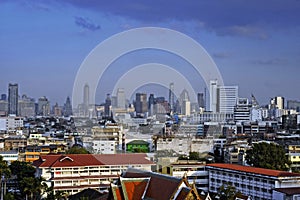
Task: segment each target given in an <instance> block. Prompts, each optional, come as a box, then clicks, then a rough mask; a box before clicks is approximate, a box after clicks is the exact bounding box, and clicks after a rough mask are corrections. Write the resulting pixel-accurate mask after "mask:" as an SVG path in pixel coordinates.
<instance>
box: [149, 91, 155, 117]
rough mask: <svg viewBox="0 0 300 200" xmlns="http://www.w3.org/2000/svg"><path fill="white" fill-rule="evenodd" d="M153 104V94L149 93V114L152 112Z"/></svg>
mask: <svg viewBox="0 0 300 200" xmlns="http://www.w3.org/2000/svg"><path fill="white" fill-rule="evenodd" d="M154 104H155V98H154V94H150V96H149V99H148V111H149V115H150V116H151V115H153V114H154Z"/></svg>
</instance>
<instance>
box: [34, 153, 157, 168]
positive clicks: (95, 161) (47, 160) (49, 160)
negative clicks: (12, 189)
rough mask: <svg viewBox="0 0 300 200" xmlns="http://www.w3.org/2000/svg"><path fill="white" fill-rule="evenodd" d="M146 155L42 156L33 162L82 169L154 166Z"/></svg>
mask: <svg viewBox="0 0 300 200" xmlns="http://www.w3.org/2000/svg"><path fill="white" fill-rule="evenodd" d="M146 157H147V155H146V154H68V155H41V156H40V158H39V159H38V160H36V161H34V162H33V165H34V166H36V167H47V168H48V167H76V166H78V167H80V166H97V165H135V164H140V165H144V164H146V165H154V163H153V162H151V161H150V160H148V159H147V158H146Z"/></svg>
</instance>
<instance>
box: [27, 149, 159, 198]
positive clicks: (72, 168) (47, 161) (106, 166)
mask: <svg viewBox="0 0 300 200" xmlns="http://www.w3.org/2000/svg"><path fill="white" fill-rule="evenodd" d="M33 165H34V166H35V167H36V176H37V177H43V178H44V179H45V183H46V184H47V185H48V186H51V185H52V186H53V189H54V192H57V191H63V192H66V193H67V194H69V195H72V194H75V193H77V192H80V191H82V190H84V189H87V188H91V189H96V190H102V191H103V190H107V189H108V188H109V187H110V184H111V182H112V181H114V180H117V179H118V177H119V175H120V174H122V172H123V171H125V170H127V169H128V168H129V167H133V168H136V169H140V170H146V171H151V167H152V166H153V165H154V163H153V162H151V161H150V160H149V159H148V157H147V155H146V154H114V155H111V154H108V155H107V154H94V155H93V154H70V155H44V156H40V158H39V159H38V160H36V161H34V162H33Z"/></svg>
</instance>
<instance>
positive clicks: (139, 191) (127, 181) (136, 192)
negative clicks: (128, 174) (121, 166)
mask: <svg viewBox="0 0 300 200" xmlns="http://www.w3.org/2000/svg"><path fill="white" fill-rule="evenodd" d="M120 181H121V185H122V191H123V194H124V196H125V199H131V200H140V199H143V194H144V192H145V190H146V189H147V186H148V184H149V182H150V178H122V177H121V178H120Z"/></svg>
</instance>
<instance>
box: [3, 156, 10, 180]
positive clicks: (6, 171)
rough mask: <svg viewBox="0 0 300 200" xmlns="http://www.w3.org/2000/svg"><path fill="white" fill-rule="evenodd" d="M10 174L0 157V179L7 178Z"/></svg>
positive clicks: (5, 163)
mask: <svg viewBox="0 0 300 200" xmlns="http://www.w3.org/2000/svg"><path fill="white" fill-rule="evenodd" d="M10 174H11V172H10V169H9V167H8V165H7V162H6V161H5V160H3V157H2V156H0V178H1V177H2V176H5V177H9V176H10Z"/></svg>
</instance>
